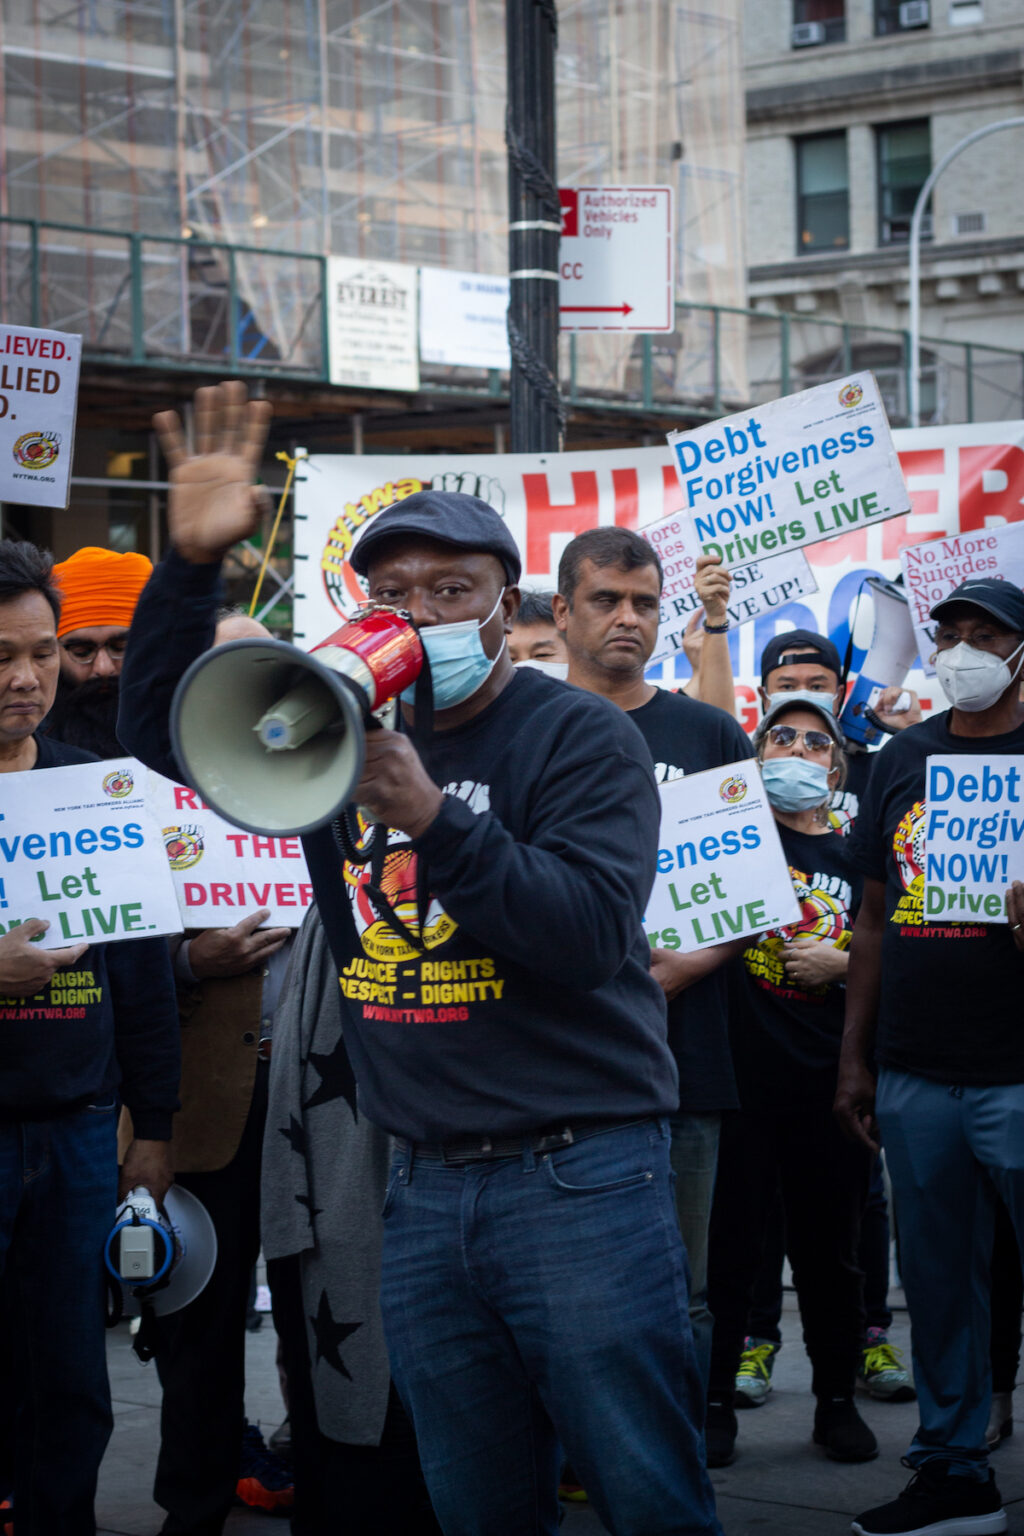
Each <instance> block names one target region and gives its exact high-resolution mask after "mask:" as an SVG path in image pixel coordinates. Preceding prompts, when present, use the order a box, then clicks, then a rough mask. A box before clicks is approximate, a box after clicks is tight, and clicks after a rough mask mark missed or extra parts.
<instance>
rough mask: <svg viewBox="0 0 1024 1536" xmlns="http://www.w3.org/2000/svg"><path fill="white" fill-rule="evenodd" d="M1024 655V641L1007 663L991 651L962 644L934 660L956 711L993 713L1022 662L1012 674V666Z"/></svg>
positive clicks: (936, 673)
mask: <svg viewBox="0 0 1024 1536" xmlns="http://www.w3.org/2000/svg"><path fill="white" fill-rule="evenodd" d="M1021 651H1024V640H1022V641H1021V643H1020V645H1018V647H1017V649H1016V650H1015V651H1014V652H1013V654H1012V655H1011V656H1010V658H1009V660H1008V661H1004V660H1003V658H1002V657H1001V656H993V654H992V652H991V651H979V650H978V649H977V648H976V647H975V646H973V645H971V644H970V643H969V642H968V641H967V640H961V641H959V642H958V644H956V645H954V646H953V647H952V648H951V649H950V650H948V651H936V652H935V655H934V656H933V658H932V661H933V664H934V667H935V675H936V677H937V678H938V679H939V682H940V683H941V685H942V691H943V693H944V694H945V695H946V698H947V699H948V700H949V702H950V703H951V704H952V706H953V708H954V709H962V710H964V711H965V713H967V714H977V713H978V712H979V711H980V710H983V709H991V707H992V705H993V704H995V703H997V701H998V700H999V699H1000V698H1002V696H1003V694H1004V693H1005V692H1006V690H1007V688H1009V686H1010V684H1011V683H1012V682H1013V680H1014V678H1015V677H1016V676H1017V674H1018V673H1019V671H1020V662H1018V663H1017V666H1016V667H1015V668H1014V669H1013V670H1012V671H1011V669H1010V662H1011V661H1013V659H1014V657H1016V656H1019V655H1020V653H1021Z"/></svg>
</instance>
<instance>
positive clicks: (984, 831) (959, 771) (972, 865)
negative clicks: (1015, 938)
mask: <svg viewBox="0 0 1024 1536" xmlns="http://www.w3.org/2000/svg"><path fill="white" fill-rule="evenodd" d="M926 782H927V789H926V796H925V805H926V807H927V817H926V820H925V831H924V911H925V920H926V921H927V922H936V921H938V920H939V919H941V920H942V921H943V922H947V923H1005V922H1006V921H1007V916H1006V888H1007V886H1008V885H1009V884H1010V883H1011V881H1013V880H1024V757H1001V756H995V757H993V756H990V755H986V754H984V753H977V754H973V753H972V754H969V755H965V756H963V757H961V756H960V755H959V754H949V755H942V754H940V755H937V756H935V757H929V759H928V766H927V781H926Z"/></svg>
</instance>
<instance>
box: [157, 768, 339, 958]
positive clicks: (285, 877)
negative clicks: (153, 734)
mask: <svg viewBox="0 0 1024 1536" xmlns="http://www.w3.org/2000/svg"><path fill="white" fill-rule="evenodd" d="M146 801H147V804H148V806H149V809H150V811H151V813H152V815H153V818H154V820H155V821H156V824H157V826H158V827H159V829H160V832H161V835H162V837H163V844H164V847H165V848H166V850H167V862H168V865H169V868H170V871H171V876H172V878H173V882H174V889H175V892H176V893H177V900H178V908H179V910H180V912H181V919H182V922H183V923H184V925H185V927H186V928H232V927H234V925H235V923H237V922H239V921H241V919H242V918H243V917H247V916H248V915H249V914H250V913H252V912H257V911H259V909H260V908H261V907H269V909H270V916H269V917H268V918H267V920H266V926H267V927H268V928H298V927H299V925H300V924H301V922H302V919H303V918H304V917H305V915H306V913H307V911H308V910H309V908H310V906H311V905H312V901H313V887H312V885H311V884H310V881H309V873H308V871H307V869H306V860H305V857H304V856H303V852H302V844H301V842H300V841H299V839H298V838H297V837H261V836H259V835H258V834H257V833H254V832H242V831H240V830H239V829H238V827H234V826H232V825H231V824H230V823H229V822H226V821H223V820H222V819H221V817H219V816H218V815H216V814H215V812H213V811H211V810H210V809H209V807H208V806H206V805H204V804H203V801H202V800H201V799H200V797H199V795H198V793H197V792H196V791H195V790H194V789H186V788H185V786H184V784H175V783H174V782H173V781H172V780H171V779H165V778H163V777H162V776H161V775H160V774H159V773H150V775H149V782H148V784H147V788H146Z"/></svg>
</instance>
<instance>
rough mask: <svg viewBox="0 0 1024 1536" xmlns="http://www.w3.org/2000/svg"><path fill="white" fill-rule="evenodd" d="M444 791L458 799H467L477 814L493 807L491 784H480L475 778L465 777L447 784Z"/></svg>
mask: <svg viewBox="0 0 1024 1536" xmlns="http://www.w3.org/2000/svg"><path fill="white" fill-rule="evenodd" d="M444 793H445V794H446V795H452V796H453V797H454V798H455V799H456V800H465V802H466V804H467V805H468V806H469V808H470V810H471V811H473V812H475V813H476V815H477V816H481V815H483V813H484V811H489V810H490V808H491V786H490V785H489V784H478V783H477V781H476V780H475V779H463V780H461V781H458V782H455V783H452V784H446V785H445V786H444Z"/></svg>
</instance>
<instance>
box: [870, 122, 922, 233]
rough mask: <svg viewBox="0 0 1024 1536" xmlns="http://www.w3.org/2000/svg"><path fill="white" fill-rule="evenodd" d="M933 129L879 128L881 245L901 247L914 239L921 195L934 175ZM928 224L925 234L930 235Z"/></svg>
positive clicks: (917, 126)
mask: <svg viewBox="0 0 1024 1536" xmlns="http://www.w3.org/2000/svg"><path fill="white" fill-rule="evenodd" d="M931 168H932V150H931V126H930V124H929V122H928V119H927V118H924V119H923V120H922V121H920V122H916V123H893V124H891V125H890V126H888V127H886V128H879V129H878V243H879V244H880V245H897V244H899V243H900V242H901V241H905V240H909V239H910V220H911V217H912V216H913V212H914V204H915V203H916V202H917V194H918V193H919V192H920V190H921V188H922V187H923V186H924V184H925V182H926V181H927V180H928V177H929V175H930V173H931ZM930 233H931V228H930V224H927V223H926V224H925V226H924V228H923V229H922V234H930Z"/></svg>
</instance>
